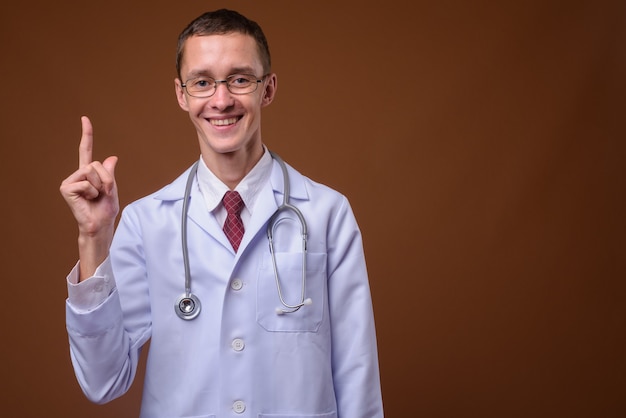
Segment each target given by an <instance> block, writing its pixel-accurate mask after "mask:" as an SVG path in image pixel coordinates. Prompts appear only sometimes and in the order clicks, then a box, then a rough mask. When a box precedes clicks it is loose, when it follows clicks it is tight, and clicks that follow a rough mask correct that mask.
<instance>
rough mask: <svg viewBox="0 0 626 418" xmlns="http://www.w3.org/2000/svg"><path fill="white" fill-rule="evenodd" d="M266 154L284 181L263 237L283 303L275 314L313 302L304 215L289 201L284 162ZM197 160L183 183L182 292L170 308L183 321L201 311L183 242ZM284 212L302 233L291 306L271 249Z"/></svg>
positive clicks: (185, 239) (293, 309) (271, 153)
mask: <svg viewBox="0 0 626 418" xmlns="http://www.w3.org/2000/svg"><path fill="white" fill-rule="evenodd" d="M270 155H271V156H272V158H273V159H275V160H276V161H277V162H278V165H279V166H280V168H281V170H282V172H283V183H284V186H283V187H284V191H283V203H282V204H281V205H280V206H279V207H278V209H276V212H274V214H273V215H272V216H271V217H270V219H269V221H268V223H267V239H268V241H269V247H270V254H271V257H272V268H273V269H274V279H275V281H276V289H277V291H278V298H279V299H280V303H281V304H282V305H283V306H282V307H278V308H276V314H277V315H283V314H286V313H293V312H296V311H297V310H299V309H300V308H301V307H303V306H305V305H311V304H312V303H313V301H312V300H311V298H307V297H306V293H305V291H306V251H307V249H306V240H307V225H306V220H305V219H304V216H303V215H302V212H300V210H299V209H298V208H297V207H295V206H293V205H292V204H290V203H289V192H290V186H289V174H288V173H287V167H286V165H285V163H284V161H283V160H282V159H281V158H280V157H279V156H278V155H277V154H275V153H273V152H272V151H270ZM199 162H200V161H196V163H195V164H194V165H193V166H192V167H191V170H190V172H189V176H188V177H187V184H186V186H185V195H184V197H183V210H182V216H181V232H182V233H181V237H182V247H183V265H184V269H185V293H183V294H182V295H181V296H180V297H179V298H178V299H176V303H175V304H174V310H175V312H176V315H178V317H179V318H181V319H185V320H191V319H194V318H196V317H197V316H198V315H199V314H200V311H201V310H202V304H201V303H200V299H198V296H196V295H194V294H193V293H191V273H190V269H189V249H188V245H187V214H188V212H189V196H190V194H191V187H192V184H193V180H194V177H195V176H196V172H197V171H198V164H199ZM284 212H292V213H294V214H295V215H296V216H297V218H298V220H299V222H300V234H301V236H302V283H301V287H302V288H301V291H300V302H299V303H296V304H294V305H291V304H289V303H287V302H285V299H284V297H283V292H282V287H281V285H280V278H279V274H278V267H277V266H276V254H275V252H274V231H275V229H276V227H277V226H278V225H279V224H280V223H281V222H282V221H284V220H285V219H288V218H284V217H283V218H280V219H279V216H280V214H281V213H284Z"/></svg>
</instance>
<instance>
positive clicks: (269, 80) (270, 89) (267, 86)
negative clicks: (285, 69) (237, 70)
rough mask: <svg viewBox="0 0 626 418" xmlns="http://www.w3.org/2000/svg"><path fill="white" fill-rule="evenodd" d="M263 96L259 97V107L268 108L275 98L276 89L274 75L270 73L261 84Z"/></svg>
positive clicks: (276, 84) (276, 82)
mask: <svg viewBox="0 0 626 418" xmlns="http://www.w3.org/2000/svg"><path fill="white" fill-rule="evenodd" d="M263 86H264V89H263V96H262V97H261V106H263V107H265V106H268V105H269V104H270V103H272V101H273V100H274V97H275V96H276V89H277V88H278V80H277V77H276V74H274V73H271V74H269V75H268V76H267V77H266V78H265V82H264V83H263Z"/></svg>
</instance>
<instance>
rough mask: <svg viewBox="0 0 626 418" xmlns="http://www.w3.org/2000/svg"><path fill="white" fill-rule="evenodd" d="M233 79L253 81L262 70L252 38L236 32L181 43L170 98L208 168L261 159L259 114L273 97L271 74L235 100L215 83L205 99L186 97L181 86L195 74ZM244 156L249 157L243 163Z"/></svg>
mask: <svg viewBox="0 0 626 418" xmlns="http://www.w3.org/2000/svg"><path fill="white" fill-rule="evenodd" d="M233 74H252V75H255V76H257V77H258V78H259V79H260V78H261V77H262V76H263V75H264V73H263V66H262V64H261V59H260V56H259V52H258V49H257V46H256V43H255V41H254V38H252V37H251V36H248V35H244V34H240V33H231V34H226V35H208V36H192V37H190V38H188V39H187V41H185V46H184V53H183V60H182V63H181V69H180V76H181V79H182V81H181V80H180V79H176V80H175V84H176V96H177V98H178V104H179V105H180V107H181V108H182V109H183V110H185V111H186V112H188V113H189V118H190V119H191V122H192V123H193V124H194V126H195V128H196V131H197V133H198V139H199V142H200V151H201V153H202V156H203V158H204V159H205V161H206V162H207V164H209V163H210V162H211V161H215V160H216V159H220V158H222V157H224V156H228V157H232V156H238V157H244V158H247V159H250V158H254V156H255V155H256V156H258V157H259V158H260V155H261V154H262V142H261V109H262V108H263V107H265V106H267V105H269V104H270V103H271V102H272V100H273V98H274V94H275V92H276V75H275V74H270V75H268V76H267V77H266V78H265V79H264V81H263V82H262V83H260V84H259V85H258V88H257V89H256V90H255V91H254V92H252V93H248V94H243V95H236V94H233V93H231V92H230V91H228V89H227V88H226V85H225V84H223V83H222V84H218V86H217V90H216V91H215V94H213V95H212V96H211V97H206V98H197V97H192V96H189V95H188V94H187V92H186V91H185V88H184V87H182V83H183V82H185V81H187V80H189V79H192V78H195V77H198V76H200V75H204V76H208V77H212V78H213V79H215V80H225V79H226V78H227V77H228V76H230V75H233ZM248 157H249V158H248Z"/></svg>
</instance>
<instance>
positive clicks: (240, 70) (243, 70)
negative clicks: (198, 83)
mask: <svg viewBox="0 0 626 418" xmlns="http://www.w3.org/2000/svg"><path fill="white" fill-rule="evenodd" d="M233 74H250V75H254V76H255V77H256V74H255V73H254V69H253V68H252V67H249V66H243V67H234V68H231V69H230V71H229V74H228V76H231V75H233ZM201 76H204V77H211V78H215V77H214V76H213V74H212V72H211V71H209V70H193V71H190V72H189V75H188V77H189V79H192V78H196V77H201Z"/></svg>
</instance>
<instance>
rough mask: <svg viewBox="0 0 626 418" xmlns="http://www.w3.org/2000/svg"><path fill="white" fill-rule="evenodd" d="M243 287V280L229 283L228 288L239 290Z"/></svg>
mask: <svg viewBox="0 0 626 418" xmlns="http://www.w3.org/2000/svg"><path fill="white" fill-rule="evenodd" d="M242 287H243V280H241V279H235V280H233V281H232V282H231V283H230V288H231V289H233V290H241V288H242Z"/></svg>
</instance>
